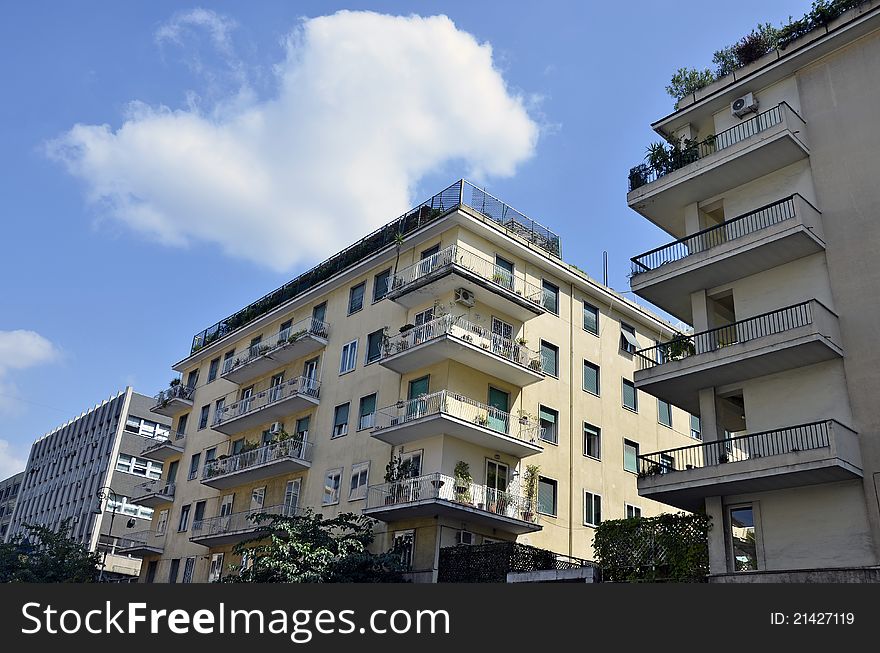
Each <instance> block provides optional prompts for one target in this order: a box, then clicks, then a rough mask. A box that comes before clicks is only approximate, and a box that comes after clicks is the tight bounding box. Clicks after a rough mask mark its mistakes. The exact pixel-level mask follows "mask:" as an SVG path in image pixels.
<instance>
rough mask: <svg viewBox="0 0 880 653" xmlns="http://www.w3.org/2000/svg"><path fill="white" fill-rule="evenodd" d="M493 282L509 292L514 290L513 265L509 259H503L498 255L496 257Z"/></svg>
mask: <svg viewBox="0 0 880 653" xmlns="http://www.w3.org/2000/svg"><path fill="white" fill-rule="evenodd" d="M493 281H495V282H496V283H497V284H498V285H499V286H504V287H505V288H507V289H508V290H513V263H511V262H510V261H508V260H507V259H503V258H501V257H500V256H498V255H497V254H496V255H495V273H494V275H493Z"/></svg>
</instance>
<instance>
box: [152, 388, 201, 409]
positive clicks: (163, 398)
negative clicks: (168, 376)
mask: <svg viewBox="0 0 880 653" xmlns="http://www.w3.org/2000/svg"><path fill="white" fill-rule="evenodd" d="M195 393H196V389H195V388H192V387H190V386H188V385H184V384H182V383H178V384H177V385H172V386H170V387H168V388H166V389H165V390H162V391H161V392H159V394H157V395H156V396H155V397H153V399H154V400H155V402H156V403H155V404H154V407H155V408H164V407H165V406H167V405H168V404H169V403H170V402H171V401H173V400H175V399H180V400H181V401H192V400H193V396H194V395H195Z"/></svg>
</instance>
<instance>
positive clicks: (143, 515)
mask: <svg viewBox="0 0 880 653" xmlns="http://www.w3.org/2000/svg"><path fill="white" fill-rule="evenodd" d="M112 496H115V497H116V499H115V500H113V501H109V500H108V501H107V505H106V506H105V508H104V510H106V511H107V512H110V513H114V512H115V513H116V514H123V515H130V516H132V517H138V518H139V519H150V520H152V519H153V509H152V508H145V507H143V506H141V505H138V504H136V503H132V501H131V499H129V498H128V497H124V496H120V495H112Z"/></svg>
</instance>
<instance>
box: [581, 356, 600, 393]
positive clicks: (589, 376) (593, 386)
mask: <svg viewBox="0 0 880 653" xmlns="http://www.w3.org/2000/svg"><path fill="white" fill-rule="evenodd" d="M584 391H585V392H589V393H590V394H592V395H596V396H597V397H598V396H599V366H598V365H594V364H593V363H591V362H590V361H586V360H585V361H584Z"/></svg>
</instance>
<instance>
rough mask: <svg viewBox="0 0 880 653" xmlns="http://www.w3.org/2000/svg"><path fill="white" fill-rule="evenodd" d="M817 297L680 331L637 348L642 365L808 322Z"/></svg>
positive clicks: (750, 338)
mask: <svg viewBox="0 0 880 653" xmlns="http://www.w3.org/2000/svg"><path fill="white" fill-rule="evenodd" d="M814 301H815V300H811V301H807V302H803V303H801V304H795V305H794V306H788V307H787V308H782V309H779V310H776V311H771V312H769V313H764V314H762V315H756V316H755V317H750V318H748V319H745V320H740V321H738V322H733V323H732V324H728V325H725V326H723V327H718V328H716V329H710V330H709V331H702V332H700V333H695V334H693V335H679V336H676V337H675V338H673V339H672V340H670V341H669V342H664V343H660V344H659V345H655V346H653V347H647V348H646V349H640V350H639V351H637V352H636V357H637V358H638V360H639V369H640V370H646V369H650V368H653V367H656V366H658V365H663V364H665V363H669V362H671V361H677V360H683V359H685V358H689V357H691V356H699V355H700V354H706V353H709V352H713V351H717V350H719V349H721V348H723V347H729V346H730V345H735V344H738V343H742V342H749V341H750V340H757V339H758V338H764V337H766V336H771V335H773V334H776V333H782V332H784V331H790V330H791V329H797V328H799V327H803V326H807V325H809V324H812V323H813V302H814Z"/></svg>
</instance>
